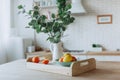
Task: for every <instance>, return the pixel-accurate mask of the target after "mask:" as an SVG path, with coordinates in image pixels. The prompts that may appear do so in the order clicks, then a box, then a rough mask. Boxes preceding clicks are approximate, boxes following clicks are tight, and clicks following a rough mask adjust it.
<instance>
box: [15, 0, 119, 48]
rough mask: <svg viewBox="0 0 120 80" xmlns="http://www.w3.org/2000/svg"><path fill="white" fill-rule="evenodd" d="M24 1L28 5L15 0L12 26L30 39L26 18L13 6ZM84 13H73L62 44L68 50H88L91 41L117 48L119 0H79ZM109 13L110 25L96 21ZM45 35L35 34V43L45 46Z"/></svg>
mask: <svg viewBox="0 0 120 80" xmlns="http://www.w3.org/2000/svg"><path fill="white" fill-rule="evenodd" d="M19 4H25V5H26V7H27V8H31V7H32V0H15V3H14V28H16V32H17V33H16V34H17V35H19V36H22V37H28V38H33V30H31V29H25V26H26V25H27V21H28V19H27V18H25V17H24V16H23V15H18V14H17V12H18V10H17V5H19ZM83 5H84V7H85V9H86V10H87V13H86V14H82V15H77V16H75V18H76V20H75V22H74V23H73V24H71V25H69V27H68V29H67V31H66V32H65V35H68V36H67V37H64V38H63V42H64V46H65V48H67V49H72V50H81V49H84V50H89V49H90V48H91V44H93V43H98V44H102V45H103V46H104V47H105V48H106V49H107V50H116V49H120V22H119V21H120V0H83ZM103 14H112V15H113V23H112V24H97V15H103ZM46 38H47V35H45V34H44V33H40V34H37V42H38V44H39V45H40V46H42V47H48V45H49V43H48V42H47V41H46Z"/></svg>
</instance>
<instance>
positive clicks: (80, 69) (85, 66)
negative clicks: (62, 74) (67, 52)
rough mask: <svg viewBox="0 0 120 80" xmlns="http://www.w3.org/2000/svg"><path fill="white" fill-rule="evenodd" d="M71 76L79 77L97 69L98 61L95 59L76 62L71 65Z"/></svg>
mask: <svg viewBox="0 0 120 80" xmlns="http://www.w3.org/2000/svg"><path fill="white" fill-rule="evenodd" d="M70 68H71V75H72V76H75V75H79V74H81V73H84V72H87V71H90V70H94V69H96V61H95V59H94V58H90V59H86V60H82V61H76V62H74V63H72V64H71V66H70Z"/></svg>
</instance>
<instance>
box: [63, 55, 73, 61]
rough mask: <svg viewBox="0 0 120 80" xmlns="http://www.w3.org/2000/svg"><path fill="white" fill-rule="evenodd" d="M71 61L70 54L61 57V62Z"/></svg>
mask: <svg viewBox="0 0 120 80" xmlns="http://www.w3.org/2000/svg"><path fill="white" fill-rule="evenodd" d="M71 61H72V56H71V55H66V56H65V57H64V58H63V62H71Z"/></svg>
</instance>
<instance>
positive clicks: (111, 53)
mask: <svg viewBox="0 0 120 80" xmlns="http://www.w3.org/2000/svg"><path fill="white" fill-rule="evenodd" d="M74 55H89V56H120V51H102V52H90V51H89V52H86V53H82V54H81V53H77V54H74Z"/></svg>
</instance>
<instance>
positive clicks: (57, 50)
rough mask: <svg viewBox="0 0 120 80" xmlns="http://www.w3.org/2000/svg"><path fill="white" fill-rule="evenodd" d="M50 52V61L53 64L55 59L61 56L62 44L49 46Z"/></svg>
mask: <svg viewBox="0 0 120 80" xmlns="http://www.w3.org/2000/svg"><path fill="white" fill-rule="evenodd" d="M50 50H51V52H52V61H53V62H54V61H55V60H56V59H59V58H60V57H62V55H63V48H62V42H59V43H52V44H51V45H50Z"/></svg>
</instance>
